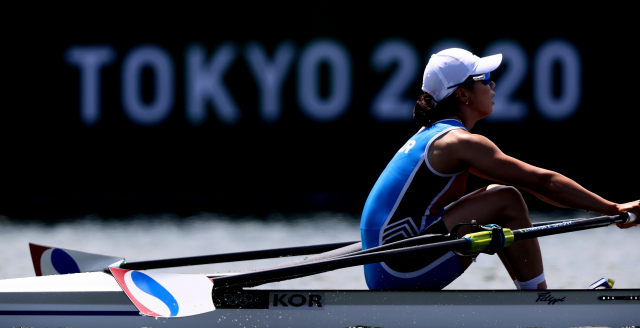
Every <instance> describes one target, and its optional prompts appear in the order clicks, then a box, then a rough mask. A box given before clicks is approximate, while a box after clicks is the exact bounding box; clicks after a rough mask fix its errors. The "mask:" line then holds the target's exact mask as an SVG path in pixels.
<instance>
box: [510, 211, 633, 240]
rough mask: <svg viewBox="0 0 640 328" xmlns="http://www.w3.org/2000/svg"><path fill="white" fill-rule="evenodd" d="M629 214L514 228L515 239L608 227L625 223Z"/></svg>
mask: <svg viewBox="0 0 640 328" xmlns="http://www.w3.org/2000/svg"><path fill="white" fill-rule="evenodd" d="M627 219H628V214H627V213H623V214H620V215H613V216H599V217H595V218H588V219H579V220H567V221H560V222H555V223H550V224H547V225H538V226H534V227H533V228H523V229H518V230H512V232H513V237H514V241H517V240H522V239H529V238H536V237H542V236H548V235H557V234H561V233H565V232H573V231H580V230H587V229H593V228H601V227H606V226H608V225H611V224H614V223H623V222H625V221H627Z"/></svg>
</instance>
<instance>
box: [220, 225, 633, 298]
mask: <svg viewBox="0 0 640 328" xmlns="http://www.w3.org/2000/svg"><path fill="white" fill-rule="evenodd" d="M628 218H629V216H628V213H622V214H620V215H615V216H601V217H596V218H590V219H580V220H568V221H562V222H558V223H553V224H548V225H542V226H537V227H532V228H524V229H519V230H513V231H511V230H509V229H504V230H505V234H507V232H508V233H509V234H512V237H510V238H511V240H513V241H515V240H522V239H529V238H536V237H540V236H547V235H553V234H560V233H565V232H570V231H579V230H585V229H592V228H599V227H604V226H608V225H611V224H613V223H625V222H627V221H628ZM487 234H489V235H490V234H491V233H490V232H488V231H485V232H477V233H471V234H468V235H465V236H464V237H463V238H461V239H455V240H448V241H441V242H437V243H433V244H427V245H419V246H410V245H411V244H415V243H416V240H417V239H419V238H423V239H425V238H424V237H425V236H420V237H415V239H414V241H409V240H404V241H402V242H403V243H402V244H397V245H403V246H404V245H407V246H409V247H404V248H399V249H388V248H389V247H390V246H391V245H383V246H378V247H374V248H371V249H368V250H365V251H360V252H355V253H354V255H349V256H342V257H338V258H331V259H326V260H322V261H315V262H311V263H305V264H301V265H297V266H293V267H284V268H277V269H268V270H263V271H256V272H249V273H243V274H238V275H233V276H226V277H220V278H214V279H213V281H214V289H219V288H230V287H234V288H240V287H247V286H258V285H261V284H265V283H269V282H274V281H282V280H288V279H293V278H295V277H299V276H307V275H311V274H317V273H322V272H326V271H332V270H336V269H341V268H346V267H352V266H358V265H363V264H369V263H377V262H385V261H390V260H398V259H407V258H411V257H421V256H427V255H429V254H434V253H446V252H449V251H456V250H457V251H465V250H472V251H474V249H478V250H477V251H478V252H482V251H484V250H485V249H486V247H487V246H488V245H489V243H488V242H487V240H486V238H485V239H484V240H482V238H475V237H478V236H482V235H484V236H486V235H487ZM397 245H395V246H396V247H397ZM478 245H481V247H478ZM482 245H483V246H482Z"/></svg>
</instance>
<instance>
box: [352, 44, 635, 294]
mask: <svg viewBox="0 0 640 328" xmlns="http://www.w3.org/2000/svg"><path fill="white" fill-rule="evenodd" d="M501 61H502V55H500V54H498V55H493V56H488V57H484V58H479V57H477V56H475V55H473V54H472V53H470V52H468V51H466V50H463V49H455V48H454V49H447V50H443V51H441V52H439V53H437V54H435V55H433V56H431V59H430V60H429V63H428V64H427V67H426V68H425V71H424V75H423V81H422V90H423V91H424V92H425V93H424V94H423V95H422V96H420V97H419V99H418V101H417V103H416V106H415V107H414V112H413V113H414V119H415V121H417V122H418V123H419V124H420V125H422V126H423V127H422V128H421V129H420V130H419V131H418V132H417V133H416V134H415V135H414V136H413V137H411V138H410V139H409V140H408V141H407V142H406V143H405V144H404V146H402V148H400V150H398V152H397V153H396V155H395V156H394V157H393V159H392V160H391V162H390V163H389V164H388V165H387V167H386V169H385V170H384V171H383V172H382V174H381V175H380V177H379V178H378V181H377V182H376V184H375V185H374V187H373V189H372V190H371V193H370V194H369V197H368V198H367V202H366V204H365V206H364V210H363V213H362V221H361V224H360V229H361V233H362V245H363V249H367V248H371V247H375V246H379V245H383V244H388V243H391V242H395V241H398V240H401V239H405V238H408V237H412V236H416V235H423V234H447V233H449V231H451V229H452V228H453V227H454V226H455V225H456V224H458V223H462V222H464V223H469V222H470V221H471V220H476V221H477V223H478V224H480V225H487V224H492V223H494V224H498V225H500V226H502V227H505V228H511V229H520V228H525V227H531V226H532V224H531V221H530V219H529V213H528V209H527V205H526V204H525V202H524V200H523V198H522V195H521V194H520V192H519V191H518V190H517V189H516V188H514V187H511V186H516V187H518V188H521V189H523V190H526V191H527V192H530V193H532V194H533V195H535V196H537V197H538V198H540V199H542V200H544V201H546V202H548V203H551V204H554V205H556V206H560V207H569V208H574V209H581V210H587V211H592V212H596V213H601V214H603V215H615V214H619V213H620V212H622V211H629V212H633V213H635V214H636V215H638V214H640V201H634V202H630V203H626V204H616V203H613V202H610V201H607V200H605V199H603V198H601V197H600V196H598V195H596V194H594V193H592V192H590V191H588V190H586V189H585V188H583V187H581V186H580V185H578V184H577V183H576V182H574V181H572V180H571V179H569V178H567V177H565V176H563V175H561V174H558V173H556V172H552V171H549V170H545V169H542V168H538V167H535V166H532V165H529V164H527V163H524V162H522V161H519V160H517V159H515V158H513V157H509V156H507V155H505V154H504V153H503V152H501V151H500V149H498V147H497V146H496V145H495V144H494V143H493V142H491V140H489V139H487V138H485V137H483V136H481V135H477V134H472V133H470V132H469V131H470V130H471V128H473V126H474V124H475V123H476V122H477V121H478V120H480V119H482V118H484V117H487V116H489V115H491V113H492V111H493V104H494V102H493V100H492V98H493V97H494V96H495V92H494V91H493V89H494V88H495V83H494V82H493V81H491V80H490V72H492V71H493V70H495V69H496V68H497V67H498V66H499V65H500V62H501ZM469 173H472V174H475V175H477V176H480V177H483V178H486V179H490V180H494V181H497V182H500V183H503V184H507V185H511V186H505V185H497V184H493V185H489V186H487V187H484V188H481V189H480V190H476V191H474V192H472V193H469V194H467V195H464V191H465V183H466V179H467V175H468V174H469ZM463 195H464V196H463ZM636 225H637V224H635V223H630V224H627V225H620V224H619V225H618V226H619V227H620V228H629V227H631V226H636ZM469 231H470V228H469V227H468V226H463V227H462V228H461V229H460V230H459V233H458V236H462V235H464V234H466V233H469ZM498 256H499V257H500V259H501V260H502V263H503V264H504V266H505V268H506V269H507V271H508V272H509V275H510V276H511V279H512V280H513V281H514V283H515V285H516V287H517V288H518V289H546V287H547V284H546V280H545V277H544V271H543V266H542V256H541V254H540V247H539V245H538V240H537V239H527V240H521V241H517V242H514V243H512V244H511V245H510V246H509V247H507V248H505V249H504V250H502V251H501V252H499V253H498ZM470 264H471V258H469V257H461V256H457V255H455V254H454V253H453V252H448V253H446V254H444V255H441V254H439V255H435V256H431V257H421V258H419V259H418V260H412V261H405V262H402V261H392V262H383V263H374V264H368V265H365V278H366V281H367V285H368V286H369V288H370V289H431V290H439V289H442V288H444V287H445V286H447V285H448V284H450V283H451V282H452V281H454V280H455V279H456V278H457V277H459V276H460V275H461V274H462V273H463V272H464V271H465V270H466V269H467V267H469V265H470Z"/></svg>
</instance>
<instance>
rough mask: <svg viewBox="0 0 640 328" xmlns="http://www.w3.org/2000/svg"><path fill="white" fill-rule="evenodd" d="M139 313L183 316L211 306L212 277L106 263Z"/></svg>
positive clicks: (202, 311)
mask: <svg viewBox="0 0 640 328" xmlns="http://www.w3.org/2000/svg"><path fill="white" fill-rule="evenodd" d="M109 270H111V273H112V274H113V277H114V278H115V279H116V281H117V282H118V284H119V285H120V288H122V290H123V291H124V292H125V294H127V296H128V297H129V299H130V300H131V302H133V304H134V305H135V306H136V308H138V310H139V311H140V313H141V314H143V315H146V316H150V317H159V318H179V317H187V316H192V315H197V314H202V313H207V312H211V311H213V310H215V309H216V308H215V306H214V305H213V297H212V290H213V281H212V280H211V279H209V278H207V276H205V275H196V274H174V273H157V272H142V271H134V270H126V269H118V268H113V267H109Z"/></svg>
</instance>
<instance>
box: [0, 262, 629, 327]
mask: <svg viewBox="0 0 640 328" xmlns="http://www.w3.org/2000/svg"><path fill="white" fill-rule="evenodd" d="M80 275H83V274H80ZM38 278H42V277H38ZM38 278H23V279H27V281H28V280H29V279H31V281H33V282H38V281H37V280H36V279H38ZM15 280H22V279H15ZM8 281H9V280H5V281H0V326H2V327H5V326H10V327H12V326H13V327H16V326H29V327H51V326H67V327H69V326H74V327H151V326H153V327H267V326H269V327H356V326H371V327H469V326H491V327H575V326H608V327H622V326H633V325H636V326H637V325H639V324H640V311H638V309H639V307H638V305H640V290H638V289H611V290H549V291H546V292H544V293H540V292H538V291H515V290H493V291H492V290H459V291H453V290H446V291H384V292H382V291H366V290H257V289H247V290H237V291H224V292H215V293H214V298H213V299H214V304H216V308H217V309H216V310H215V311H213V312H209V313H205V314H201V315H196V316H192V317H185V318H176V319H155V318H151V317H145V316H140V315H139V314H138V310H137V309H136V308H135V306H133V304H132V303H131V301H130V300H129V299H128V298H127V296H126V295H125V294H124V293H123V292H121V291H113V290H107V291H105V290H104V288H102V287H100V288H95V289H98V290H87V289H90V288H86V287H81V288H80V289H84V291H80V290H77V289H78V288H77V286H76V287H75V289H74V288H69V289H70V290H68V291H53V290H50V291H44V292H37V291H7V290H11V289H10V288H3V286H7V282H8ZM22 283H24V281H23V282H22ZM36 285H37V284H36ZM80 285H82V284H80ZM99 289H103V290H99Z"/></svg>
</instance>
